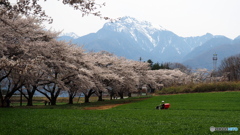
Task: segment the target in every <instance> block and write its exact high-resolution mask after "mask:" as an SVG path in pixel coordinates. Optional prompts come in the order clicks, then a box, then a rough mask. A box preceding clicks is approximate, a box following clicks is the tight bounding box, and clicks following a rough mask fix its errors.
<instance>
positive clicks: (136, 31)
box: [59, 17, 240, 69]
mask: <svg viewBox="0 0 240 135" xmlns="http://www.w3.org/2000/svg"><path fill="white" fill-rule="evenodd" d="M59 38H60V40H68V39H69V37H68V36H60V37H59ZM71 40H72V42H73V43H76V44H78V45H80V46H81V45H84V49H85V50H87V51H96V52H97V51H102V50H104V51H108V52H110V53H114V54H115V55H117V56H122V57H126V58H128V59H133V60H139V58H140V57H141V58H142V59H143V60H144V61H147V60H148V59H151V60H152V61H154V62H178V63H184V64H186V65H187V66H189V67H191V65H192V64H191V62H190V61H198V59H199V57H200V56H201V57H203V54H205V53H206V52H208V51H209V50H211V51H212V52H210V53H212V54H214V53H218V52H217V51H220V50H219V49H217V48H218V47H219V46H224V45H231V44H233V43H234V42H236V43H235V44H236V45H235V46H237V47H238V46H240V36H239V37H237V38H235V39H234V40H232V39H229V38H227V37H225V36H219V35H217V36H214V35H212V34H210V33H206V34H205V35H202V36H196V37H181V36H178V35H176V34H175V33H173V32H172V31H169V30H166V29H164V28H163V27H161V26H160V25H158V26H157V27H155V25H153V24H151V23H150V22H147V21H138V20H137V19H135V18H132V17H124V18H122V19H121V20H120V21H118V22H116V23H105V24H104V26H103V27H102V28H101V29H100V30H98V31H97V32H96V33H90V34H88V35H85V36H82V37H79V38H75V39H74V38H72V39H71ZM220 48H221V47H220ZM222 48H225V50H226V47H222ZM231 49H232V48H231ZM230 52H231V50H230ZM234 53H237V52H236V51H235V52H234ZM229 55H230V53H228V54H226V55H225V56H229ZM206 57H208V59H209V60H210V61H211V59H212V56H206ZM206 59H207V58H206ZM219 60H222V59H219ZM197 65H201V62H198V64H197ZM198 67H201V68H202V66H193V67H192V68H198ZM206 68H208V69H210V68H211V66H206Z"/></svg>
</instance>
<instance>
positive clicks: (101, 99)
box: [98, 91, 103, 101]
mask: <svg viewBox="0 0 240 135" xmlns="http://www.w3.org/2000/svg"><path fill="white" fill-rule="evenodd" d="M102 93H103V92H102V91H99V95H98V101H103V98H102Z"/></svg>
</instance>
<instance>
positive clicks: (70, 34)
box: [60, 32, 79, 39]
mask: <svg viewBox="0 0 240 135" xmlns="http://www.w3.org/2000/svg"><path fill="white" fill-rule="evenodd" d="M60 36H61V37H71V38H73V39H77V38H79V36H78V35H77V34H76V33H74V32H70V33H62V34H60Z"/></svg>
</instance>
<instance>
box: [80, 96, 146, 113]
mask: <svg viewBox="0 0 240 135" xmlns="http://www.w3.org/2000/svg"><path fill="white" fill-rule="evenodd" d="M148 98H149V97H147V98H140V99H135V101H139V100H145V99H148ZM129 103H131V102H126V103H122V104H111V105H102V106H94V107H85V108H84V110H106V109H111V108H113V107H117V106H119V105H124V104H129Z"/></svg>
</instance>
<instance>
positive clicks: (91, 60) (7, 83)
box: [0, 13, 206, 106]
mask: <svg viewBox="0 0 240 135" xmlns="http://www.w3.org/2000/svg"><path fill="white" fill-rule="evenodd" d="M41 24H42V22H41V20H40V19H37V18H34V17H22V16H20V15H19V14H18V13H16V14H13V16H12V17H11V18H9V16H8V15H5V14H1V16H0V48H1V50H0V84H1V85H0V100H1V105H2V106H3V105H4V102H5V101H6V100H7V99H10V98H11V97H12V96H13V94H15V93H17V92H20V93H21V94H23V95H24V97H25V98H26V99H27V101H28V103H27V105H29V106H31V105H33V103H32V101H33V96H34V94H35V92H36V91H38V92H40V93H41V94H43V95H44V96H46V97H47V98H48V100H49V101H50V102H51V105H56V101H57V98H58V96H59V95H60V94H61V93H62V92H67V93H68V95H69V103H70V104H72V103H73V99H74V97H75V96H76V95H77V94H79V93H81V94H84V96H85V102H89V98H90V96H91V95H92V94H96V95H97V96H98V98H99V101H101V100H102V95H103V93H104V92H108V93H109V94H110V97H111V99H112V97H113V95H114V94H118V95H119V96H120V97H121V98H123V95H124V94H125V93H128V95H129V96H131V93H132V92H134V91H137V90H138V88H141V87H142V86H143V85H146V84H147V85H148V86H150V87H151V88H155V89H158V88H159V87H161V86H162V85H165V86H170V85H176V84H179V85H180V84H186V83H189V82H192V81H193V78H195V79H196V78H200V77H197V76H196V75H195V77H193V76H194V74H196V73H197V72H195V73H194V74H190V73H184V72H182V71H180V70H177V69H175V70H166V69H165V70H149V69H150V66H149V63H147V62H139V61H133V60H127V59H125V58H121V57H117V56H115V55H113V54H110V53H108V52H97V53H95V52H88V53H86V52H85V51H84V50H83V49H82V48H81V47H78V46H76V45H74V44H72V43H70V42H64V41H58V40H57V36H58V34H59V33H58V32H53V31H48V30H46V29H45V28H44V27H43V26H42V25H41ZM198 75H200V74H198ZM203 75H206V74H203Z"/></svg>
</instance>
